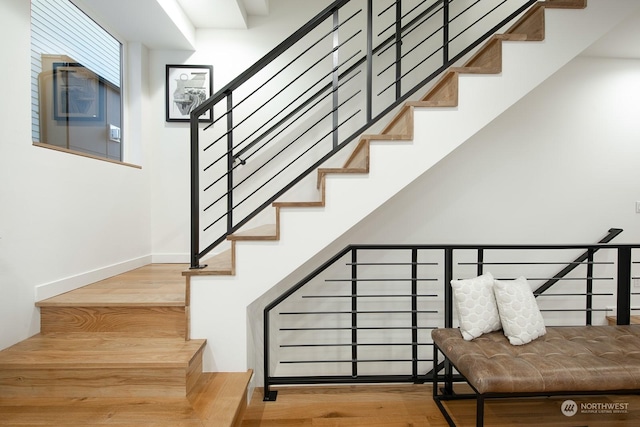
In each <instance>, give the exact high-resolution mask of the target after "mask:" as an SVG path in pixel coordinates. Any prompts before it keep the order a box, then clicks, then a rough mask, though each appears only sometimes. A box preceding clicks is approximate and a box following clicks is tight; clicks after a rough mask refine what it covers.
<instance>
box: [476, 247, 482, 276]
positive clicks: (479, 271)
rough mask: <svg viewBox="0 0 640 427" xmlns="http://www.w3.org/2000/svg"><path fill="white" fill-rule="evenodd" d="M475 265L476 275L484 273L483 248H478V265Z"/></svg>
mask: <svg viewBox="0 0 640 427" xmlns="http://www.w3.org/2000/svg"><path fill="white" fill-rule="evenodd" d="M476 267H477V268H476V273H477V274H478V276H482V274H483V273H484V249H482V248H478V265H477V266H476Z"/></svg>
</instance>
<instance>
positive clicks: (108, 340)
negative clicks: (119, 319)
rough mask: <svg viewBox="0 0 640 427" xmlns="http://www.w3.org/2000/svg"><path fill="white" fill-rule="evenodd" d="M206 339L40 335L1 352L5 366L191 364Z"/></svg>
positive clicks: (110, 335) (171, 365)
mask: <svg viewBox="0 0 640 427" xmlns="http://www.w3.org/2000/svg"><path fill="white" fill-rule="evenodd" d="M204 345H205V340H190V341H185V340H184V339H183V338H173V337H157V338H141V337H129V336H123V335H122V334H116V333H96V332H73V333H53V334H47V335H42V334H38V335H35V336H33V337H31V338H28V339H26V340H24V341H21V342H19V343H17V344H15V345H13V346H11V347H9V348H7V349H5V350H3V351H0V366H1V367H2V368H3V369H22V368H28V369H36V368H38V369H45V368H46V369H51V368H55V367H73V368H74V369H84V368H91V369H94V368H110V367H111V368H112V367H118V368H127V367H138V366H145V365H150V366H154V367H159V368H160V367H187V366H188V365H189V363H190V362H191V361H192V359H193V358H194V356H195V355H196V354H197V353H198V352H200V351H201V350H202V349H203V348H204Z"/></svg>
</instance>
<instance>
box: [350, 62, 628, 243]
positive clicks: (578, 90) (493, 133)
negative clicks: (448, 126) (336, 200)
mask: <svg viewBox="0 0 640 427" xmlns="http://www.w3.org/2000/svg"><path fill="white" fill-rule="evenodd" d="M638 96H640V61H637V60H615V59H597V58H585V57H578V58H577V59H575V60H574V61H572V62H571V63H569V64H568V65H567V66H565V67H564V68H562V69H561V70H560V71H558V72H557V73H556V74H555V75H554V76H553V77H552V78H550V79H548V80H547V81H545V82H544V84H542V85H541V86H540V87H538V88H537V89H535V90H534V91H533V92H532V93H530V94H529V95H528V96H526V97H525V98H524V99H522V100H521V101H520V102H518V103H517V104H516V105H515V106H513V107H512V108H511V109H509V110H508V111H507V112H506V113H505V114H503V115H501V116H500V117H499V118H498V119H496V120H495V121H494V122H493V123H491V124H490V125H489V126H487V127H486V128H484V129H483V130H481V131H480V132H478V133H477V134H476V135H475V136H474V137H473V138H472V139H471V140H470V141H468V142H467V143H465V144H464V145H462V146H461V147H460V148H458V149H457V150H455V151H454V152H453V153H452V154H450V155H449V156H448V157H447V158H445V159H444V160H443V161H441V162H440V163H439V164H437V165H436V166H435V167H434V168H432V169H430V170H429V171H428V172H427V173H425V174H424V175H423V176H422V177H420V178H419V179H418V180H416V181H415V182H413V183H412V184H411V185H410V186H409V187H408V188H407V189H406V190H405V191H403V192H401V193H400V194H398V195H397V196H396V197H394V198H393V199H392V200H391V201H390V202H389V203H387V204H385V205H384V206H382V207H381V208H380V209H378V210H377V211H376V212H375V213H374V214H372V215H371V216H369V217H368V218H367V219H366V220H365V221H363V222H362V223H360V224H359V225H358V226H357V227H356V228H355V229H354V230H353V233H352V234H351V235H350V236H349V240H351V241H353V242H359V241H363V242H381V241H384V242H421V243H476V242H478V243H487V242H495V243H537V242H541V243H591V242H595V241H597V240H598V239H599V238H600V237H602V236H603V235H604V234H606V231H607V230H608V229H609V228H610V227H621V228H623V229H625V232H624V233H623V234H622V235H621V236H620V237H618V239H616V242H628V243H638V242H639V241H640V214H637V213H636V212H635V202H636V201H637V200H640V186H639V185H638V183H639V182H640V167H638V163H637V161H638V159H640V121H639V120H638V117H640V104H638V103H637V102H636V99H637V98H638Z"/></svg>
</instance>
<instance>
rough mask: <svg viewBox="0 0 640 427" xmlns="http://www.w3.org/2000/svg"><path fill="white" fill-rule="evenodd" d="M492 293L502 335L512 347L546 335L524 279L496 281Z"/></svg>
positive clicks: (531, 293)
mask: <svg viewBox="0 0 640 427" xmlns="http://www.w3.org/2000/svg"><path fill="white" fill-rule="evenodd" d="M493 291H494V293H495V295H496V301H497V303H498V311H499V312H500V320H501V321H502V329H503V330H504V334H505V335H506V336H507V338H509V342H510V343H511V344H513V345H522V344H526V343H528V342H531V341H533V340H535V339H536V338H538V337H541V336H543V335H544V334H546V333H547V330H546V329H545V327H544V320H543V319H542V313H540V309H539V308H538V303H537V302H536V299H535V297H534V296H533V292H532V291H531V287H530V286H529V283H528V282H527V279H525V278H524V277H518V278H517V279H516V280H496V281H495V284H494V287H493Z"/></svg>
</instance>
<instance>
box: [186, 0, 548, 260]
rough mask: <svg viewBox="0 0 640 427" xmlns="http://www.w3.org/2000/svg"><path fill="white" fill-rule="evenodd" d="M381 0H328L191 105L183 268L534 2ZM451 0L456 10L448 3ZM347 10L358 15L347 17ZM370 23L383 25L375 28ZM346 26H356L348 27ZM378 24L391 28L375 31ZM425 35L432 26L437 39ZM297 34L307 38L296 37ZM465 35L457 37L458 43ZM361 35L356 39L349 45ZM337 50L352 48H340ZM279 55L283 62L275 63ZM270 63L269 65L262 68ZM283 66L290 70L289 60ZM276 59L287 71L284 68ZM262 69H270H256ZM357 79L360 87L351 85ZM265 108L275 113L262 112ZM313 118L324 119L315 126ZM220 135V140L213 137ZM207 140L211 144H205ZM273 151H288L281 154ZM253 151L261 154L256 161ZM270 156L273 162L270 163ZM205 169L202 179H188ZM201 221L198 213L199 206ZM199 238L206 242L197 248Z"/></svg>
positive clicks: (354, 83)
mask: <svg viewBox="0 0 640 427" xmlns="http://www.w3.org/2000/svg"><path fill="white" fill-rule="evenodd" d="M389 1H390V3H389V5H388V7H386V9H385V10H382V11H381V12H380V13H379V14H377V15H376V14H375V13H374V2H373V0H363V1H361V2H358V1H356V0H338V1H335V2H334V3H333V4H331V5H330V6H328V7H327V8H325V9H324V10H323V11H322V12H320V13H319V14H318V15H316V16H315V17H314V18H313V19H311V20H310V21H309V22H308V23H306V24H305V25H304V26H302V27H301V28H300V29H299V30H297V31H296V32H294V33H293V34H292V35H291V36H289V37H288V38H287V39H286V40H284V41H283V42H282V43H280V44H279V45H278V46H277V47H276V48H274V49H272V50H271V51H270V52H269V53H267V54H266V55H265V56H264V57H263V58H261V59H260V60H258V61H257V62H256V63H255V64H254V65H252V66H251V67H249V68H248V69H247V70H246V71H244V72H243V73H241V74H240V75H239V76H238V77H237V78H236V79H234V80H233V81H231V82H230V83H228V84H227V85H225V86H224V87H223V88H222V89H220V90H219V91H217V92H216V93H215V94H214V95H213V96H212V97H211V98H209V99H208V100H206V101H205V102H203V103H202V104H201V105H200V106H199V107H198V108H196V109H195V110H194V111H193V112H192V113H191V224H192V225H191V267H192V268H198V267H200V265H199V261H200V258H201V257H202V256H204V255H205V254H206V253H208V252H209V251H211V250H212V249H213V248H214V247H216V246H217V245H218V244H219V243H221V242H222V241H224V240H225V239H226V237H227V236H228V235H229V234H231V233H233V232H235V231H237V230H238V229H239V228H240V227H242V226H244V225H245V224H246V223H247V222H249V221H250V220H251V219H252V218H254V217H255V216H256V215H257V214H258V213H259V212H261V211H262V210H263V209H265V208H266V207H268V206H270V205H271V203H273V202H274V201H275V200H276V199H277V198H279V197H281V196H282V195H283V194H284V193H286V192H287V191H289V190H290V189H291V188H293V187H294V186H295V185H296V184H297V183H299V182H300V181H301V180H302V179H303V178H304V177H306V176H307V175H309V174H310V173H312V172H313V171H315V170H316V169H317V168H318V167H319V166H321V165H322V164H323V163H325V162H326V161H327V160H328V159H330V158H331V157H333V156H334V155H335V154H336V153H338V152H339V151H340V150H342V149H343V148H344V147H346V146H347V145H348V144H349V143H350V142H352V141H353V140H354V139H355V138H357V137H358V136H359V135H361V134H362V133H363V132H365V131H366V130H367V129H368V128H370V127H371V126H372V125H373V124H375V123H376V122H378V121H379V120H380V119H382V118H383V117H385V116H387V115H388V114H389V113H391V112H392V111H393V110H394V109H395V108H396V107H397V106H398V105H400V104H402V103H403V102H404V101H406V100H407V99H409V98H410V97H411V96H413V95H414V94H415V93H416V92H417V91H418V90H419V89H420V88H421V87H424V86H425V85H426V84H428V83H429V82H430V81H432V80H433V79H434V78H435V77H437V76H438V75H440V74H441V73H442V72H443V71H444V70H446V69H447V68H449V67H450V66H452V65H454V64H456V63H457V61H459V60H461V59H462V58H464V57H465V56H466V55H467V54H469V53H470V52H471V51H473V50H474V49H475V48H476V47H478V46H479V45H480V44H481V43H482V42H483V41H485V40H486V39H488V38H489V37H490V36H491V35H493V34H494V33H495V32H496V31H498V30H499V29H501V28H502V27H504V26H505V25H506V24H507V23H509V22H511V21H512V20H513V19H514V18H516V17H517V16H519V15H520V14H521V13H522V12H524V11H525V10H526V9H527V8H529V7H530V6H531V5H533V4H534V3H536V0H517V4H515V5H513V2H510V3H509V4H508V5H505V4H506V3H507V1H506V0H503V1H500V2H497V3H495V2H492V3H491V6H490V8H489V9H488V10H484V9H482V8H483V7H484V6H486V5H487V4H488V3H486V2H483V0H476V1H474V2H472V3H471V4H465V5H462V4H461V3H460V2H456V1H455V0H423V1H422V2H420V3H418V4H417V5H415V6H414V7H413V8H412V9H411V10H409V11H403V9H402V0H389ZM380 3H381V2H375V6H377V7H380ZM459 3H460V6H459V8H460V10H453V9H454V8H456V7H458V4H459ZM360 4H366V6H365V7H364V8H363V9H366V13H364V14H363V13H361V12H362V10H363V9H360V10H356V11H348V12H346V13H347V15H348V17H347V18H346V19H344V20H342V21H341V20H340V13H341V12H344V11H346V10H347V8H348V7H352V6H353V5H356V6H358V5H360ZM393 10H395V12H396V16H395V17H392V18H388V17H387V15H388V13H387V12H389V11H393ZM365 15H366V16H365ZM361 17H362V18H361ZM352 19H364V20H365V21H366V22H357V23H355V22H350V21H351V20H352ZM464 20H466V21H467V22H465V23H463V22H462V21H464ZM466 24H468V25H466ZM376 26H381V27H383V29H382V31H380V32H379V33H378V34H377V35H376V34H374V27H376ZM454 26H456V28H453V27H454ZM351 27H357V28H355V29H353V33H351V34H349V33H348V31H351V30H352V28H351ZM363 29H364V32H363ZM316 30H317V31H320V32H321V36H320V37H316V35H315V33H314V31H316ZM388 30H393V31H394V33H393V34H391V35H385V34H386V32H387V31H388ZM472 30H473V31H474V35H473V36H472V37H471V36H469V34H470V33H471V31H472ZM345 33H346V34H345ZM423 34H427V35H426V36H423ZM435 36H439V37H441V40H440V41H439V42H438V43H435ZM307 37H309V38H312V37H316V38H315V39H313V40H312V41H310V42H309V43H308V44H304V43H306V42H307ZM420 37H422V38H420ZM467 37H468V38H469V41H467V42H463V41H462V39H463V38H467ZM341 38H342V39H343V40H342V42H341V41H340V39H341ZM361 38H362V39H364V38H366V40H364V41H362V44H361V46H354V47H353V48H352V47H351V45H353V43H357V42H358V40H360V39H361ZM328 39H331V40H328ZM327 44H330V46H325V45H327ZM430 44H434V46H430ZM301 45H302V46H301ZM374 45H375V46H374ZM427 45H429V46H427ZM403 46H406V47H403ZM321 47H324V48H325V50H323V51H321V52H319V53H320V55H319V56H320V58H325V59H324V60H323V59H318V60H316V59H313V58H312V57H311V55H313V54H315V50H316V49H320V48H321ZM391 47H395V49H390V48H391ZM346 49H352V50H351V51H347V52H344V53H343V50H346ZM363 52H364V53H363ZM438 52H440V53H441V59H440V60H436V59H435V55H436V54H437V53H438ZM338 55H340V56H338ZM387 56H390V58H386V57H387ZM287 57H292V58H293V59H288V58H287ZM280 60H283V61H284V62H285V64H284V66H282V65H278V64H277V61H280ZM329 60H330V62H332V65H331V66H330V67H329V69H328V70H326V72H325V71H323V72H320V71H314V74H317V75H320V76H322V77H321V78H320V79H319V80H316V81H315V82H310V83H305V85H306V86H304V85H302V80H304V79H302V78H301V77H302V76H303V75H306V74H307V73H308V72H309V70H311V69H314V70H315V68H314V67H317V66H320V65H319V64H320V63H324V62H326V61H329ZM432 61H433V63H432ZM299 62H300V64H298V63H299ZM405 62H406V64H405ZM270 67H280V68H276V70H275V71H271V68H270ZM295 67H298V70H297V71H292V70H293V69H294V68H295ZM391 68H393V69H394V70H395V75H394V76H393V77H390V78H389V77H386V74H387V73H386V72H385V71H386V70H388V69H391ZM284 70H286V71H287V72H290V71H291V73H292V74H293V75H294V77H292V78H288V79H284V75H285V74H286V73H284V72H283V71H284ZM268 72H272V74H271V75H267V74H265V76H264V77H260V76H262V74H261V73H268ZM281 77H282V78H283V79H282V81H280V78H281ZM258 78H260V79H261V80H260V81H258V82H255V83H254V82H253V80H252V79H258ZM323 79H325V80H327V81H326V82H325V81H323ZM360 80H362V81H363V82H364V83H363V87H362V88H360V89H358V88H354V87H353V86H355V85H356V84H360ZM271 83H273V84H274V87H271ZM276 83H277V84H279V85H280V86H275V84H276ZM298 83H300V84H301V87H302V89H301V92H300V93H298V94H291V95H289V98H290V99H289V100H287V101H286V102H280V104H281V105H280V106H278V107H277V108H275V106H274V107H271V105H270V104H268V103H269V102H271V101H273V100H274V99H275V98H276V97H278V96H279V95H280V94H282V93H283V92H286V91H288V90H290V89H291V90H293V89H294V88H296V89H297V85H298ZM316 86H318V88H317V89H314V88H315V87H316ZM392 87H393V88H395V93H394V94H393V95H392V96H390V97H389V96H387V95H386V94H385V92H386V91H387V90H388V89H389V88H392ZM346 91H349V92H346ZM258 92H261V93H262V92H268V93H265V99H264V100H260V101H258V100H256V101H253V98H254V97H255V96H257V94H258ZM343 92H346V93H343ZM361 98H362V99H361ZM225 99H226V101H227V102H226V105H223V104H224V100H225ZM250 99H251V100H250ZM283 105H284V107H283ZM219 106H220V107H219ZM220 108H221V111H217V110H218V109H220ZM323 108H324V109H328V111H327V112H326V115H322V116H321V117H320V119H317V118H316V119H315V120H314V119H313V117H314V115H316V114H317V113H318V112H319V111H320V110H321V109H323ZM245 109H246V111H244V110H245ZM271 110H273V111H271ZM268 111H269V114H271V113H273V112H274V111H275V114H274V115H272V116H268V114H267V112H268ZM204 114H211V119H212V123H211V124H209V125H207V126H205V127H204V128H203V129H201V127H200V124H199V123H200V122H199V120H200V116H202V115H204ZM262 115H265V116H266V117H262ZM224 118H226V121H225V120H224ZM253 120H255V121H256V123H255V124H254V123H252V121H253ZM325 121H326V123H327V127H326V129H321V128H320V126H325V124H324V123H325ZM309 123H311V124H309ZM205 131H207V132H212V131H213V132H214V133H215V135H214V136H213V137H212V138H208V142H205V141H204V140H201V136H200V135H201V133H202V134H203V137H202V138H205V137H206V136H204V135H208V133H207V134H205ZM297 134H299V137H298V138H297V139H296V135H297ZM224 140H226V146H225V147H224V148H222V147H221V145H223V144H222V141H224ZM326 140H331V145H330V146H329V147H328V148H324V142H325V141H326ZM303 145H304V146H305V147H306V150H305V151H304V152H303V153H302V154H299V153H298V152H297V151H296V150H299V149H300V147H302V146H303ZM272 150H273V151H274V152H275V154H273V153H271V151H272ZM212 151H215V152H214V153H211V154H209V153H210V152H212ZM267 153H268V156H266V154H267ZM269 156H271V157H269ZM285 156H288V157H289V158H290V159H292V160H281V159H284V157H285ZM209 157H211V158H209ZM261 157H265V159H266V160H260V162H262V163H260V164H258V163H257V162H258V159H260V158H261ZM225 159H226V162H224V160H225ZM250 159H251V162H249V160H250ZM280 161H282V162H283V164H284V166H283V165H281V164H278V162H280ZM254 162H256V164H255V165H254V164H253V163H254ZM201 163H203V164H201ZM267 164H269V167H268V168H266V165H267ZM263 168H264V169H263ZM258 171H259V173H258ZM266 171H269V172H268V173H267V172H266ZM268 174H271V175H268ZM265 175H266V178H265V177H264V176H265ZM285 176H286V179H285ZM205 178H206V182H204V181H203V182H202V184H203V185H204V189H203V188H201V186H200V184H201V180H204V179H205ZM201 193H202V194H206V195H207V197H209V201H207V202H204V203H202V205H204V206H206V210H207V211H208V212H207V213H206V218H207V219H206V223H205V226H204V227H202V226H201V216H203V215H204V213H203V212H204V209H203V208H202V206H201ZM209 193H211V196H209V195H208V194H209ZM214 193H215V194H214ZM202 220H203V221H205V219H204V216H203V219H202ZM201 234H202V236H201ZM201 237H202V240H203V241H204V243H205V244H206V247H205V248H204V249H203V248H201Z"/></svg>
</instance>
